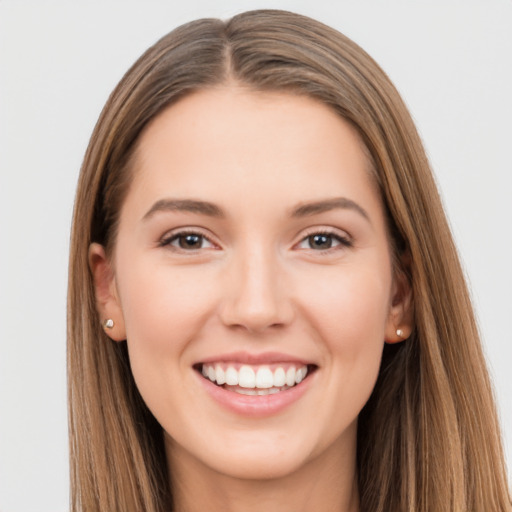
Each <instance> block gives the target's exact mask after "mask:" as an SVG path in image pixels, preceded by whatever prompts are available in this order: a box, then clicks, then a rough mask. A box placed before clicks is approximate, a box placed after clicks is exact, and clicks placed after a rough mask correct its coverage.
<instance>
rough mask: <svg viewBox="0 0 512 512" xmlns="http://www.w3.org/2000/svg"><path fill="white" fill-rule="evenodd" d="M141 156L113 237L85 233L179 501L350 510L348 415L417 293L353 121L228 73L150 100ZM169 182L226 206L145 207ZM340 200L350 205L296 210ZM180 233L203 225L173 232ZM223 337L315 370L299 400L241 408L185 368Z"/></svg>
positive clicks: (212, 351)
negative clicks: (214, 212) (96, 238)
mask: <svg viewBox="0 0 512 512" xmlns="http://www.w3.org/2000/svg"><path fill="white" fill-rule="evenodd" d="M134 168H135V171H134V177H133V183H132V185H131V187H130V190H129V193H128V195H127V197H126V200H125V202H124V204H123V207H122V210H121V214H120V224H119V232H118V236H117V240H116V243H115V249H114V253H113V255H112V256H111V258H108V257H107V256H106V255H105V252H104V250H103V248H102V247H101V246H100V245H97V244H93V245H92V246H91V248H90V264H91V268H92V270H93V274H94V277H95V285H96V293H97V302H98V309H99V312H100V315H101V317H102V318H112V319H113V320H114V322H115V325H114V327H113V328H112V329H109V330H108V334H109V335H110V336H111V337H112V339H114V340H124V339H127V343H128V349H129V354H130V361H131V365H132V371H133V375H134V377H135V381H136V383H137V386H138V388H139V390H140V392H141V394H142V397H143V398H144V400H145V401H146V403H147V405H148V407H149V408H150V410H151V411H152V412H153V414H154V415H155V417H156V418H157V420H158V421H159V422H160V424H161V425H162V427H163V429H164V432H165V441H166V452H167V457H168V460H169V466H170V469H171V475H172V482H171V484H172V487H173V490H174V496H175V500H176V506H177V510H180V511H196V510H206V509H207V510H223V511H241V510H243V511H249V512H250V511H259V510H265V511H266V512H269V511H273V510H276V511H277V510H279V511H281V512H282V511H287V510H289V511H292V510H293V511H295V512H297V511H302V510H311V509H314V510H316V511H328V510H329V511H330V510H337V511H357V510H358V496H357V486H356V474H355V468H356V429H357V417H358V414H359V412H360V411H361V409H362V407H363V406H364V404H365V403H366V401H367V399H368V398H369V396H370V394H371V391H372V389H373V386H374V384H375V381H376V378H377V374H378V369H379V363H380V359H381V353H382V348H383V344H384V343H385V342H388V343H394V342H398V341H401V338H400V337H398V336H397V335H396V329H397V328H400V329H402V331H403V332H404V337H407V335H408V334H409V332H410V320H409V317H410V314H409V313H410V311H409V310H410V306H409V303H410V291H409V289H408V287H407V284H406V283H401V282H397V281H396V279H394V278H393V271H392V266H391V254H390V244H389V239H388V233H387V227H386V224H385V217H384V213H383V206H382V201H381V199H380V197H379V194H378V191H377V188H376V186H375V184H374V183H373V181H372V179H371V175H370V164H369V162H368V160H367V158H366V156H365V152H364V149H363V147H362V143H361V141H360V139H359V137H358V136H357V134H356V132H355V131H354V129H353V128H351V127H350V126H349V125H348V124H347V123H346V122H345V121H343V120H342V119H341V118H340V117H338V116H337V115H336V114H335V113H334V112H332V111H331V110H330V109H329V108H328V107H327V106H325V105H323V104H321V103H319V102H317V101H315V100H313V99H310V98H306V97H300V96H295V95H290V94H284V93H268V92H266V93H256V92H252V91H249V90H247V89H244V88H243V87H238V86H234V85H229V86H225V87H219V88H214V89H208V90H204V91H200V92H197V93H194V94H192V95H190V96H188V97H186V98H184V99H182V100H180V101H179V102H178V103H177V104H175V105H173V106H171V107H170V108H168V109H167V110H165V111H164V112H163V113H161V114H160V115H159V116H157V117H156V118H155V119H154V120H153V121H152V122H151V124H150V125H149V126H148V127H147V128H146V130H145V131H144V132H143V134H142V136H141V138H140V140H139V145H138V150H137V154H136V160H135V166H134ZM169 198H172V199H179V200H189V199H193V200H201V201H208V202H210V203H213V204H214V205H216V206H217V207H218V208H220V209H222V211H223V214H224V215H223V216H222V217H218V216H211V215H207V214H205V213H204V212H203V213H201V212H191V211H182V210H179V209H172V210H169V209H157V211H153V212H152V213H149V214H148V212H150V211H151V210H152V209H153V210H155V208H154V205H155V204H156V203H158V201H161V200H165V199H169ZM333 198H345V199H348V200H350V201H351V202H352V203H353V204H355V205H357V206H353V204H352V203H348V204H349V205H350V206H347V204H344V205H342V206H341V207H336V208H328V209H326V210H325V211H320V212H317V213H312V214H309V215H303V216H293V215H291V212H293V211H294V210H296V209H297V208H298V207H300V206H303V205H304V204H308V203H311V202H318V201H325V200H331V199H333ZM345 203H346V202H345ZM358 208H359V209H358ZM180 231H181V232H183V231H185V232H190V231H193V232H196V233H197V234H199V235H201V236H203V237H204V238H201V237H199V238H196V240H197V241H198V243H197V244H196V246H194V247H193V248H192V249H190V248H186V247H187V246H185V248H183V247H180V241H181V242H183V240H184V238H183V237H181V238H179V237H177V234H178V233H179V232H180ZM315 233H320V234H322V233H326V236H327V238H326V239H324V241H326V243H327V246H328V245H329V244H331V246H330V248H325V247H327V246H325V245H324V246H318V244H315V239H312V238H310V237H311V236H312V235H313V234H315ZM322 247H324V248H322ZM233 351H243V352H245V353H249V354H261V353H264V352H268V351H278V352H281V353H284V354H288V355H290V357H294V358H300V359H302V360H306V361H308V362H309V363H311V364H314V365H315V366H316V368H317V369H316V371H315V372H314V373H312V374H311V375H310V376H309V377H308V378H307V379H306V382H307V383H308V387H307V390H306V391H305V392H304V393H303V394H302V395H301V396H300V398H299V399H298V400H296V401H295V402H293V403H292V404H291V405H289V406H287V407H286V408H284V409H283V410H281V411H279V412H278V413H276V414H271V415H270V416H264V417H256V418H255V417H250V416H247V415H243V414H238V413H236V412H233V411H231V410H227V409H226V408H225V407H223V406H222V405H220V404H219V403H217V402H216V401H215V400H214V399H212V397H211V396H210V395H208V393H205V391H204V389H203V386H202V385H201V382H200V379H201V378H202V377H200V376H199V374H198V372H197V371H196V370H195V369H194V368H193V365H194V364H196V363H197V362H198V361H202V360H204V359H206V358H211V357H215V356H217V355H218V354H226V353H230V352H233Z"/></svg>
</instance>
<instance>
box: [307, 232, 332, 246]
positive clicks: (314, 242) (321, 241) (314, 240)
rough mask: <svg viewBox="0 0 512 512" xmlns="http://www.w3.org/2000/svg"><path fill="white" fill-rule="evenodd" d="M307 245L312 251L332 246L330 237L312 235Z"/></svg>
mask: <svg viewBox="0 0 512 512" xmlns="http://www.w3.org/2000/svg"><path fill="white" fill-rule="evenodd" d="M309 245H310V246H311V247H312V248H313V249H329V248H330V247H331V246H332V238H331V236H330V235H312V236H310V237H309Z"/></svg>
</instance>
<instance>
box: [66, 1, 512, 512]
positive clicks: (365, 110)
mask: <svg viewBox="0 0 512 512" xmlns="http://www.w3.org/2000/svg"><path fill="white" fill-rule="evenodd" d="M230 83H234V84H238V85H241V86H244V87H248V88H249V89H251V90H254V91H262V92H265V91H283V92H289V93H290V94H300V95H305V96H308V97H310V98H313V99H315V100H317V101H319V102H322V103H323V104H326V105H328V106H329V107H330V108H331V109H333V110H334V111H335V112H336V113H337V114H338V115H340V116H341V117H342V118H343V119H344V120H346V121H348V122H349V123H350V124H351V125H352V126H353V127H354V128H355V129H356V130H357V132H358V133H359V135H360V137H361V139H362V141H363V142H364V145H365V148H366V150H367V152H368V155H369V156H370V159H371V161H372V163H373V170H372V172H373V176H374V178H375V181H376V183H377V186H378V189H379V192H380V195H381V198H382V202H383V204H384V207H385V210H386V213H387V217H388V227H389V232H390V234H391V235H390V236H391V246H392V250H393V261H394V271H395V272H402V273H404V274H405V275H406V276H407V278H408V279H409V281H410V284H411V288H412V293H413V300H414V330H413V333H412V335H411V337H410V338H409V339H408V340H406V341H405V342H403V343H400V344H397V345H385V346H384V350H383V356H382V363H381V368H380V372H379V377H378V380H377V383H376V386H375V388H374V391H373V393H372V395H371V397H370V399H369V401H368V403H367V404H366V405H365V407H364V408H363V410H362V412H361V413H360V416H359V422H358V440H357V442H358V446H357V454H358V457H357V471H358V473H357V475H358V485H359V493H360V502H361V511H364V512H389V511H393V512H463V511H476V510H482V511H483V510H493V511H500V512H506V511H510V510H511V500H510V495H509V491H508V485H507V476H506V468H505V463H504V456H503V451H502V446H501V437H500V431H499V425H498V420H497V414H496V410H495V402H494V398H493V393H492V388H491V385H490V381H489V377H488V372H487V369H486V364H485V361H484V357H483V354H482V348H481V344H480V340H479V333H478V329H477V326H476V323H475V318H474V314H473V310H472V306H471V302H470V299H469V294H468V290H467V286H466V283H465V280H464V276H463V272H462V269H461V265H460V262H459V258H458V255H457V252H456V249H455V246H454V243H453V240H452V236H451V233H450V230H449V227H448V224H447V220H446V216H445V214H444V211H443V207H442V204H441V200H440V198H439V194H438V191H437V188H436V184H435V182H434V179H433V177H432V173H431V170H430V167H429V163H428V160H427V157H426V155H425V151H424V149H423V146H422V143H421V140H420V138H419V136H418V133H417V131H416V128H415V126H414V123H413V121H412V119H411V116H410V114H409V113H408V111H407V108H406V107H405V105H404V103H403V101H402V100H401V98H400V96H399V94H398V92H397V91H396V89H395V87H394V86H393V85H392V83H391V82H390V80H389V79H388V77H387V76H386V74H385V73H384V72H383V71H382V70H381V69H380V67H379V66H378V65H377V64H376V63H375V62H374V61H373V60H372V59H371V57H369V56H368V55H367V54H366V53H365V52H364V51H363V50H362V49H361V48H360V47H359V46H357V45H356V44H355V43H354V42H353V41H351V40H350V39H348V38H347V37H345V36H344V35H342V34H340V33H339V32H337V31H336V30H334V29H332V28H329V27H328V26H325V25H323V24H321V23H319V22H317V21H314V20H312V19H310V18H307V17H304V16H301V15H297V14H293V13H289V12H284V11H274V10H260V11H251V12H246V13H243V14H240V15H238V16H235V17H234V18H232V19H230V20H228V21H226V22H224V21H221V20H216V19H203V20H198V21H194V22H191V23H188V24H186V25H183V26H181V27H179V28H177V29H175V30H174V31H172V32H171V33H170V34H168V35H167V36H165V37H163V38H162V39H161V40H159V41H158V42H157V43H156V44H155V45H154V46H152V47H151V48H149V49H148V50H147V51H146V52H145V53H144V54H143V55H142V56H141V57H140V58H139V59H138V60H137V62H136V63H135V64H134V65H133V66H132V67H131V69H130V70H129V71H128V72H127V73H126V75H125V76H124V77H123V79H122V80H121V82H120V83H119V85H118V86H117V87H116V88H115V90H114V91H113V93H112V94H111V96H110V98H109V99H108V101H107V104H106V105H105V107H104V109H103V111H102V113H101V115H100V118H99V120H98V122H97V124H96V127H95V129H94V132H93V134H92V137H91V140H90V144H89V146H88V149H87V151H86V154H85V158H84V162H83V165H82V169H81V173H80V178H79V183H78V189H77V194H76V201H75V209H74V217H73V227H72V234H71V250H70V266H69V290H68V354H67V361H68V393H69V431H70V452H71V453H70V457H71V510H72V511H74V512H79V511H80V512H82V511H87V512H92V511H109V512H110V511H113V510H116V511H134V510H144V511H146V512H162V511H164V510H172V495H171V489H170V480H171V479H170V475H169V474H168V468H167V464H166V460H165V451H164V447H163V435H162V429H161V427H160V426H159V424H158V423H157V422H156V420H155V419H154V417H153V416H152V414H151V413H150V412H149V410H148V409H147V407H146V405H145V404H144V402H143V400H142V398H141V397H140V395H139V392H138V390H137V388H136V385H135V382H134V380H133V377H132V374H131V370H130V364H129V359H128V354H127V349H126V342H121V343H114V342H112V341H111V340H110V339H109V338H108V337H107V336H106V335H105V333H104V332H103V329H102V328H101V325H100V318H99V316H98V313H97V310H96V305H95V294H94V286H93V279H92V274H91V271H90V269H89V266H88V248H89V245H90V244H91V243H92V242H99V243H101V244H103V245H104V246H105V247H106V249H107V253H109V252H111V251H112V249H113V247H114V246H115V240H116V232H117V225H118V220H119V213H120V210H121V206H122V204H123V201H124V199H125V197H126V195H127V193H128V190H129V187H130V184H131V181H132V175H133V172H134V169H133V165H132V163H133V154H134V151H135V150H136V147H137V141H138V140H139V137H140V134H141V133H142V131H143V130H144V128H145V127H146V126H147V125H148V123H149V122H151V120H152V119H154V118H155V116H157V115H158V114H159V113H160V112H162V111H163V110H164V109H165V108H167V107H169V106H170V105H172V104H174V103H176V102H177V101H179V100H180V99H181V98H183V97H184V96H186V95H188V94H191V93H193V92H194V91H198V90H201V89H207V88H209V87H214V86H218V85H223V84H230ZM404 261H406V262H407V263H406V264H404V263H403V262H404Z"/></svg>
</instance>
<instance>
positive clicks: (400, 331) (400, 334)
mask: <svg viewBox="0 0 512 512" xmlns="http://www.w3.org/2000/svg"><path fill="white" fill-rule="evenodd" d="M396 335H397V336H398V337H399V338H402V339H403V340H404V339H405V336H404V331H402V329H397V330H396Z"/></svg>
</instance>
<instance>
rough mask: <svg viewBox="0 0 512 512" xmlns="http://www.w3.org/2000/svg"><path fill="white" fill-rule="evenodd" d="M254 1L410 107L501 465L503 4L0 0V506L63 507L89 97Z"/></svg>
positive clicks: (510, 307) (507, 305)
mask: <svg viewBox="0 0 512 512" xmlns="http://www.w3.org/2000/svg"><path fill="white" fill-rule="evenodd" d="M261 7H273V8H284V9H288V10H294V11H297V12H301V13H304V14H307V15H310V16H313V17H315V18H318V19H319V20H321V21H324V22H326V23H328V24H330V25H332V26H334V27H335V28H337V29H339V30H341V31H342V32H344V33H346V34H347V35H348V36H350V37H352V38H353V39H354V40H355V41H356V42H358V43H359V44H360V45H362V46H363V47H364V48H365V49H366V50H367V51H368V52H369V53H370V54H371V55H372V56H373V57H374V58H375V59H376V60H377V61H378V62H379V63H380V64H381V65H382V67H383V68H384V69H385V70H386V71H387V72H388V74H389V75H390V76H391V78H392V80H393V81H394V82H395V83H396V85H397V87H398V89H399V90H400V91H401V93H402V94H403V96H404V98H405V100H406V102H407V104H408V105H409V107H410V109H411V112H412V114H413V116H414V118H415V120H416V122H417V125H418V127H419V130H420V132H421V134H422V137H423V139H424V141H425V145H426V148H427V151H428V154H429V156H430V159H431V162H432V165H433V167H434V169H435V172H436V175H437V178H438V181H439V185H440V188H441V190H442V195H443V198H444V200H445V203H446V207H447V212H448V214H449V218H450V222H451V225H452V227H453V231H454V235H455V238H456V241H457V244H458V247H459V249H460V252H461V254H462V259H463V262H464V266H465V268H466V271H467V276H468V279H469V282H470V284H471V288H472V292H473V298H474V302H475V306H476V310H477V314H478V317H479V321H480V326H481V331H482V334H483V338H484V342H485V350H486V353H487V355H488V359H489V364H490V368H491V373H492V375H493V378H494V382H495V387H496V390H497V397H498V402H499V405H500V410H501V417H502V423H503V429H504V432H505V438H506V446H507V455H508V460H509V465H510V461H511V460H512V446H511V445H512V410H511V407H510V401H509V400H510V398H509V397H510V395H511V394H512V377H511V375H510V373H511V362H512V334H511V331H510V328H509V322H510V319H511V317H512V293H511V290H512V236H511V235H512V228H511V221H512V206H511V205H512V200H511V197H510V195H511V191H512V163H511V157H510V146H511V141H512V128H511V119H512V100H511V83H512V71H511V62H512V30H511V27H512V1H510V0H481V1H479V2H475V1H467V0H466V1H455V0H451V1H445V2H441V1H438V2H432V1H430V2H426V1H424V2H421V1H412V0H410V1H405V0H402V1H397V0H388V1H386V2H382V1H377V0H373V1H369V0H366V1H359V2H356V1H339V2H334V1H327V0H315V1H298V0H293V1H285V0H281V1H278V0H274V1H257V0H254V1H251V0H246V1H243V0H238V1H236V0H225V1H224V0H218V1H216V2H213V1H206V0H204V1H190V0H189V1H186V2H182V1H181V0H180V2H179V3H176V2H173V1H167V2H163V1H142V0H140V1H138V2H133V1H131V2H129V1H123V2H121V1H119V2H114V1H110V2H105V1H103V2H91V1H89V2H81V3H80V2H72V1H67V2H65V1H62V0H61V1H53V2H52V1H32V2H28V1H23V0H18V1H15V0H11V1H8V0H0V511H2V512H17V511H19V512H27V511H42V512H44V511H48V512H50V511H51V512H59V511H65V510H67V508H68V490H67V487H68V474H67V419H66V390H65V386H66V383H65V295H66V273H67V252H68V232H69V226H70V217H71V210H72V203H73V195H74V189H75V184H76V180H77V175H78V170H79V167H80V163H81V160H82V157H83V153H84V151H85V148H86V144H87V141H88V138H89V136H90V134H91V131H92V129H93V125H94V123H95V121H96V119H97V117H98V115H99V112H100V109H101V108H102V106H103V104H104V102H105V100H106V99H107V96H108V94H109V93H110V91H111V90H112V88H113V87H114V86H115V84H116V83H117V82H118V80H119V79H120V78H121V76H122V74H123V73H124V71H125V70H126V69H127V68H128V66H129V65H130V64H131V63H132V62H133V61H134V60H135V59H136V58H137V57H138V56H139V54H140V53H142V51H143V50H144V49H146V48H147V47H148V46H149V45H150V44H152V43H153V42H155V41H156V39H157V38H159V37H160V36H162V35H163V34H164V33H167V32H168V31H169V30H171V29H172V28H174V27H175V26H177V25H179V24H181V23H183V22H185V21H189V20H191V19H195V18H198V17H205V16H215V17H223V18H225V17H229V16H231V15H233V14H235V13H237V12H241V11H243V10H247V9H253V8H261ZM454 321H457V319H456V318H454Z"/></svg>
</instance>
